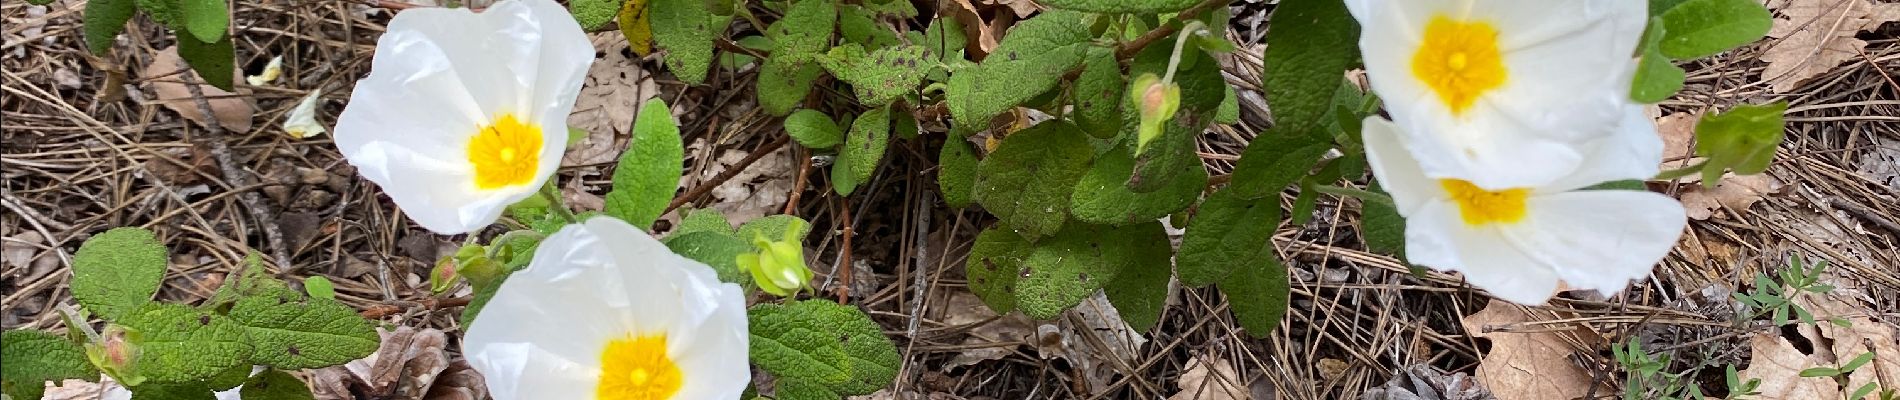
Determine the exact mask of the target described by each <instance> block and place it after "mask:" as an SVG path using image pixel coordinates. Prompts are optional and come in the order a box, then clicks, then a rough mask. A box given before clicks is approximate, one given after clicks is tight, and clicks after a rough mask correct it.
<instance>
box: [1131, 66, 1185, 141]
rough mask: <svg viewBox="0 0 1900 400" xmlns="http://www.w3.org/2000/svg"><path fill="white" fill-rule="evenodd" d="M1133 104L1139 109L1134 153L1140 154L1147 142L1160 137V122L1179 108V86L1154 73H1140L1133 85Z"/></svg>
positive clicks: (1171, 115)
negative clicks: (1163, 80)
mask: <svg viewBox="0 0 1900 400" xmlns="http://www.w3.org/2000/svg"><path fill="white" fill-rule="evenodd" d="M1133 90H1134V93H1131V95H1133V96H1134V98H1135V105H1136V108H1138V109H1139V110H1140V111H1141V124H1140V129H1139V130H1138V131H1136V136H1135V154H1141V152H1142V151H1143V150H1146V149H1147V148H1148V142H1152V141H1154V139H1155V138H1158V137H1161V132H1162V129H1161V124H1163V123H1166V122H1168V120H1170V119H1173V118H1174V112H1175V111H1178V110H1180V109H1181V87H1180V86H1176V85H1175V84H1174V83H1173V82H1162V81H1161V78H1157V77H1155V75H1154V74H1142V75H1141V76H1140V77H1137V78H1135V85H1134V87H1133Z"/></svg>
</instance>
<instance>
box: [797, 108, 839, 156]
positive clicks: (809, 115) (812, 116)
mask: <svg viewBox="0 0 1900 400" xmlns="http://www.w3.org/2000/svg"><path fill="white" fill-rule="evenodd" d="M785 133H786V134H788V135H792V140H797V141H798V144H800V145H803V146H805V147H807V148H812V149H829V148H831V147H832V146H837V145H838V143H839V142H843V141H844V129H843V128H839V127H838V123H837V122H834V121H832V120H831V116H828V115H825V113H823V112H820V111H818V110H810V109H805V110H798V111H793V112H792V115H789V116H786V117H785Z"/></svg>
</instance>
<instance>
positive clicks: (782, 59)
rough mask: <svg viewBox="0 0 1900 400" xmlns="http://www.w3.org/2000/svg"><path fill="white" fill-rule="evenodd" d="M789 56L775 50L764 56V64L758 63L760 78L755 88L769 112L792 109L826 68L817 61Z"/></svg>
mask: <svg viewBox="0 0 1900 400" xmlns="http://www.w3.org/2000/svg"><path fill="white" fill-rule="evenodd" d="M789 57H790V56H788V55H780V54H778V53H773V54H772V55H771V56H769V57H767V58H766V59H765V65H762V66H760V67H759V81H758V85H757V86H756V87H755V88H754V89H755V90H758V91H759V106H760V107H762V108H764V109H765V111H766V113H769V114H772V115H785V114H786V113H790V112H792V109H793V108H796V107H798V103H800V102H803V101H805V95H806V94H807V93H810V92H811V86H812V81H813V80H817V79H818V75H819V74H820V73H823V72H824V70H823V69H820V68H819V67H818V65H817V64H815V63H807V62H797V61H789V60H788V58H789Z"/></svg>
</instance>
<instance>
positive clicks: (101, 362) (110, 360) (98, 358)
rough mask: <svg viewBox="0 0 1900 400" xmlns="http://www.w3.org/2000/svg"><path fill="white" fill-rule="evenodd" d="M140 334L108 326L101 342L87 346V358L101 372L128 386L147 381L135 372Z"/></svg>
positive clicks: (100, 337) (100, 338)
mask: <svg viewBox="0 0 1900 400" xmlns="http://www.w3.org/2000/svg"><path fill="white" fill-rule="evenodd" d="M137 342H138V332H137V331H133V330H131V329H128V328H125V327H123V326H119V325H107V326H106V329H105V331H104V332H101V333H100V335H99V341H98V342H95V343H87V344H86V358H87V359H88V360H90V361H92V365H93V366H95V367H99V370H100V371H103V372H105V373H106V375H107V376H111V377H112V379H114V380H117V381H119V382H120V383H122V384H124V385H126V386H137V385H138V384H139V383H140V382H144V381H145V377H143V376H139V374H137V373H136V371H134V367H136V366H137V365H138V360H139V353H140V350H139V345H138V343H137Z"/></svg>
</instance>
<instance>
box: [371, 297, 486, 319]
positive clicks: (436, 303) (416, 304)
mask: <svg viewBox="0 0 1900 400" xmlns="http://www.w3.org/2000/svg"><path fill="white" fill-rule="evenodd" d="M473 299H474V298H473V297H468V296H464V297H452V298H447V299H438V298H433V297H431V298H427V299H422V300H421V301H392V302H389V303H384V304H377V305H373V306H369V308H368V309H365V310H363V312H361V313H359V315H362V316H363V318H369V319H380V318H383V317H387V316H391V315H396V314H401V313H403V311H405V310H408V309H424V310H440V309H444V308H454V307H465V306H468V302H469V301H470V300H473Z"/></svg>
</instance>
